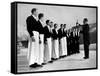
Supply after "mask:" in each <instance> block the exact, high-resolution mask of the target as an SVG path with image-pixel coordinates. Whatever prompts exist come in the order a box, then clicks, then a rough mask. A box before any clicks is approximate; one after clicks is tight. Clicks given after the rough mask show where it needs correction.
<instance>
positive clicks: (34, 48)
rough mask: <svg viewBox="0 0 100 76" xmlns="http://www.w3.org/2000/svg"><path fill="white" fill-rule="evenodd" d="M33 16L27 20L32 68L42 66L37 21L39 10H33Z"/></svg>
mask: <svg viewBox="0 0 100 76" xmlns="http://www.w3.org/2000/svg"><path fill="white" fill-rule="evenodd" d="M31 13H32V15H31V16H29V17H28V18H27V20H26V23H27V31H28V32H29V35H30V40H29V46H28V49H30V50H28V56H29V57H28V60H29V66H30V67H34V68H35V67H38V66H41V65H40V64H39V28H38V27H39V26H38V19H37V9H36V8H33V9H32V10H31Z"/></svg>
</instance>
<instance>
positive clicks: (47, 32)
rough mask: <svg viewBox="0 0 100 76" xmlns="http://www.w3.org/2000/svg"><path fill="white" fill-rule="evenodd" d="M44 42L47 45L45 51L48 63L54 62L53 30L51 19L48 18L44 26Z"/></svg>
mask: <svg viewBox="0 0 100 76" xmlns="http://www.w3.org/2000/svg"><path fill="white" fill-rule="evenodd" d="M44 43H45V45H46V46H47V48H46V50H45V52H46V54H47V55H46V56H45V60H46V63H47V62H48V63H52V62H53V61H52V59H51V58H52V30H51V23H50V20H46V26H45V27H44Z"/></svg>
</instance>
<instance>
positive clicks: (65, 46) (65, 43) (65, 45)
mask: <svg viewBox="0 0 100 76" xmlns="http://www.w3.org/2000/svg"><path fill="white" fill-rule="evenodd" d="M63 41H64V42H63V44H64V55H67V39H66V37H64V38H63Z"/></svg>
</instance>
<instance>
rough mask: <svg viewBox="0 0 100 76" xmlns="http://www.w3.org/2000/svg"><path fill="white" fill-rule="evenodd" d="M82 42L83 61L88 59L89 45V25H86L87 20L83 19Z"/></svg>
mask: <svg viewBox="0 0 100 76" xmlns="http://www.w3.org/2000/svg"><path fill="white" fill-rule="evenodd" d="M82 29H83V42H84V54H85V56H84V59H88V58H89V45H90V37H89V25H88V19H87V18H84V20H83V26H82Z"/></svg>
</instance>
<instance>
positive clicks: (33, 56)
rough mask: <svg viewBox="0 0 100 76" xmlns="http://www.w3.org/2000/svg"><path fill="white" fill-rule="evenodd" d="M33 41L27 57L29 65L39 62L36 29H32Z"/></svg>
mask: <svg viewBox="0 0 100 76" xmlns="http://www.w3.org/2000/svg"><path fill="white" fill-rule="evenodd" d="M33 34H34V38H35V42H32V45H31V51H30V57H29V65H31V64H34V63H38V64H39V33H38V32H37V31H33Z"/></svg>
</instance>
